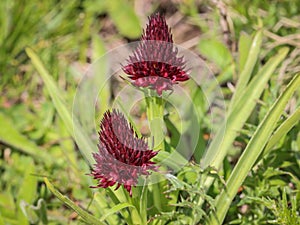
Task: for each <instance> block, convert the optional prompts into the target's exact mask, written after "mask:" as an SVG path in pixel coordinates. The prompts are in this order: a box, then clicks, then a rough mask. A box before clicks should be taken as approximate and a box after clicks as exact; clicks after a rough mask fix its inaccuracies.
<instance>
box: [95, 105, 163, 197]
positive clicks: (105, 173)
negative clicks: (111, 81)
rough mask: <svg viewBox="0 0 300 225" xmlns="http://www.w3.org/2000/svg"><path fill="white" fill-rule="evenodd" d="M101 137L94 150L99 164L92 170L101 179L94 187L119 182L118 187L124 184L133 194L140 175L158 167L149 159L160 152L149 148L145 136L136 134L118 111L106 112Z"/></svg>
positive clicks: (147, 173)
mask: <svg viewBox="0 0 300 225" xmlns="http://www.w3.org/2000/svg"><path fill="white" fill-rule="evenodd" d="M99 140H100V143H99V145H98V149H99V152H98V153H94V154H93V157H94V159H95V161H96V164H95V165H94V168H93V169H92V172H91V174H90V175H91V176H93V177H94V179H96V180H98V184H97V185H96V186H93V187H94V188H96V187H103V188H107V187H109V186H113V185H115V184H117V187H116V189H118V188H119V187H120V186H121V185H123V186H124V188H125V189H126V190H127V191H128V192H129V194H130V195H131V187H132V186H135V185H136V184H137V180H138V177H139V176H140V175H149V174H150V173H149V170H154V171H155V170H157V166H156V165H154V162H151V161H150V160H151V159H152V158H153V157H154V156H156V155H157V153H158V152H156V151H153V150H150V149H148V144H147V142H146V141H145V139H144V138H138V137H137V134H136V133H135V132H134V130H133V127H132V126H131V125H130V124H128V122H127V120H126V119H125V117H124V116H123V114H121V113H120V112H119V111H117V110H113V111H112V112H110V111H107V112H106V113H105V114H104V116H103V119H102V121H101V124H100V132H99Z"/></svg>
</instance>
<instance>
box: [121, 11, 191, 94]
mask: <svg viewBox="0 0 300 225" xmlns="http://www.w3.org/2000/svg"><path fill="white" fill-rule="evenodd" d="M177 53H178V48H177V47H176V46H174V45H173V39H172V34H171V30H170V29H169V27H168V25H167V23H166V20H165V18H164V17H163V16H161V15H160V14H158V13H157V14H154V15H152V16H150V17H149V24H148V25H147V28H146V30H144V32H143V35H142V38H141V42H140V44H139V46H138V47H137V49H136V50H135V51H134V52H133V55H132V56H129V59H128V64H127V65H126V66H123V71H124V72H125V73H126V74H128V75H129V76H128V77H129V78H130V79H132V80H133V81H132V83H133V85H135V86H138V87H148V88H151V89H154V90H156V92H157V94H158V95H161V94H162V91H164V90H172V89H173V87H172V86H173V84H175V83H177V82H178V81H186V80H188V79H189V76H188V75H187V72H186V71H185V70H184V68H185V61H184V59H183V56H182V57H178V54H177Z"/></svg>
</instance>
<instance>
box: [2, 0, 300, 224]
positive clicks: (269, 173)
mask: <svg viewBox="0 0 300 225" xmlns="http://www.w3.org/2000/svg"><path fill="white" fill-rule="evenodd" d="M154 12H161V13H163V14H164V15H165V17H166V19H167V23H168V25H169V26H170V27H171V28H172V34H173V38H174V42H175V43H176V44H177V45H178V46H179V47H182V48H185V49H187V50H186V51H187V52H188V53H186V54H187V55H188V56H194V58H193V59H195V60H196V61H197V62H200V65H201V67H200V70H199V68H198V70H199V71H200V72H199V71H198V70H197V68H193V67H191V74H190V75H191V78H194V77H197V74H198V72H199V74H200V75H201V76H204V77H205V78H206V76H207V77H208V78H209V79H208V80H207V79H205V80H201V79H200V80H201V82H200V83H197V80H196V79H190V80H189V81H185V83H184V84H178V85H176V86H177V87H181V89H180V90H183V92H179V94H178V92H177V91H178V90H177V89H175V90H174V92H173V93H172V94H170V93H169V92H168V94H166V95H163V96H164V97H165V99H166V102H165V104H164V105H163V104H162V102H159V101H157V99H158V98H148V97H149V96H148V95H147V93H146V94H145V96H146V101H144V98H142V99H141V98H139V95H138V94H136V95H137V99H139V100H138V101H135V102H134V104H132V105H131V103H128V102H126V101H127V100H128V99H129V100H130V99H131V98H130V97H131V96H135V94H132V93H139V94H143V92H141V91H140V90H137V89H135V88H133V87H132V86H131V85H130V84H128V82H127V81H126V80H125V81H124V80H123V79H121V78H120V77H119V75H120V76H122V77H125V78H126V74H124V72H122V70H121V68H122V66H121V65H120V64H119V63H120V61H118V60H123V58H122V57H124V59H126V58H128V56H129V54H130V52H129V51H128V54H125V53H124V51H125V49H126V47H128V46H127V45H126V47H124V45H125V44H128V43H133V42H134V41H137V40H139V38H140V36H141V34H142V29H143V28H145V24H146V22H147V16H150V15H151V14H153V13H154ZM299 15H300V1H297V0H294V1H288V0H281V1H277V0H275V1H259V0H255V1H243V2H241V1H237V0H230V1H226V2H225V1H224V2H223V1H217V0H211V1H197V0H186V1H134V0H112V1H105V0H104V1H92V0H84V1H75V0H71V1H64V0H61V1H44V2H38V1H35V0H26V1H22V2H21V1H17V0H12V1H11V0H2V1H0V88H1V89H0V90H1V97H0V125H1V129H0V177H1V182H0V225H2V224H5V225H6V224H146V223H149V224H222V223H223V224H288V225H290V224H300V219H299V218H300V192H299V190H300V169H299V168H300V160H299V159H300V157H299V156H300V153H299V150H300V132H299V131H300V123H299V120H300V88H299V87H300V73H299V71H300V68H299V62H300V54H299V53H300V22H299V21H300V17H299ZM122 46H123V47H122ZM130 47H132V46H130ZM121 53H122V54H121ZM123 53H124V55H123ZM114 54H115V55H114ZM198 56H200V57H201V58H202V59H200V58H199V57H198ZM110 57H112V58H113V59H115V61H116V63H115V65H117V66H119V68H118V73H115V72H116V71H115V69H116V68H110V66H111V64H110V63H111V61H109V60H110V59H111V58H110ZM185 60H186V61H187V64H188V66H190V65H192V66H193V65H194V64H193V63H192V62H194V61H189V60H191V59H190V58H189V57H185ZM189 63H190V64H189ZM113 66H114V65H113ZM112 71H113V72H112ZM197 71H198V72H197ZM94 72H95V73H94ZM90 74H92V75H93V74H96V75H97V76H92V78H89V75H90ZM212 75H213V76H212ZM201 76H200V77H201ZM214 78H215V79H214ZM128 87H130V88H131V89H130V90H131V92H130V91H128V92H126V91H127V89H126V88H128ZM93 88H96V89H93ZM132 91H134V92H132ZM176 92H177V93H176ZM166 93H167V92H166ZM181 93H185V95H186V96H188V97H186V98H185V97H184V95H183V94H181ZM148 94H149V93H148ZM171 96H174V98H172V97H171ZM210 97H214V98H213V100H211V101H210V99H209V98H210ZM95 99H96V100H97V102H96V103H95V101H93V100H95ZM183 99H184V100H183ZM185 99H189V100H187V101H185ZM162 106H164V110H161V108H160V107H162ZM112 108H119V109H122V111H123V112H124V114H125V115H126V117H127V118H128V120H129V121H130V122H131V123H132V124H133V126H134V129H135V131H136V132H137V135H138V136H139V137H141V136H145V137H146V138H147V140H148V143H150V146H151V144H153V145H154V143H152V138H151V137H152V136H155V140H157V139H159V138H161V135H162V133H160V132H161V129H159V128H158V127H160V126H164V130H163V131H164V134H165V135H164V136H163V137H162V139H163V144H160V145H159V146H158V147H157V149H160V150H161V149H163V150H161V151H160V152H159V153H158V155H157V156H156V157H155V158H154V160H155V162H156V163H157V164H158V165H159V166H160V168H161V170H160V171H158V172H155V173H153V176H152V178H153V177H154V178H157V179H159V181H160V182H158V183H155V182H153V183H151V182H150V184H149V185H146V186H144V185H138V186H137V187H136V188H133V193H132V196H130V195H129V194H128V193H127V192H126V190H125V189H124V188H123V187H120V188H119V189H118V190H117V191H114V189H115V188H114V187H112V188H106V189H104V188H99V189H93V188H90V186H95V184H96V181H95V180H93V177H92V176H88V175H87V174H90V172H91V168H92V166H93V163H94V161H93V157H92V152H95V151H97V142H98V136H97V132H98V131H99V127H100V121H101V119H102V116H103V114H104V112H105V111H106V110H108V109H112ZM184 109H188V110H184ZM181 110H183V112H184V113H183V114H180V113H181V112H182V111H181ZM155 116H158V117H160V118H162V119H163V125H162V124H155V123H156V122H155V120H154V119H155ZM152 120H153V123H152ZM148 121H149V124H150V125H148ZM151 131H152V132H151ZM154 133H155V134H154ZM154 178H153V179H154ZM147 179H148V178H147ZM147 179H145V180H143V179H141V180H140V182H147V181H148V180H147ZM149 179H150V178H149ZM142 184H144V183H142Z"/></svg>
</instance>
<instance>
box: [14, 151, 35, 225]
mask: <svg viewBox="0 0 300 225" xmlns="http://www.w3.org/2000/svg"><path fill="white" fill-rule="evenodd" d="M24 159H25V160H27V163H26V164H27V168H26V171H25V174H24V179H23V182H22V183H21V184H20V189H19V193H18V197H17V199H18V201H17V205H18V207H19V209H18V220H19V223H20V224H29V221H31V219H32V215H27V213H26V211H25V210H24V208H22V202H26V203H28V204H31V203H33V201H34V200H35V197H36V196H35V195H36V189H37V178H36V177H35V176H34V175H33V174H34V173H35V165H34V162H33V160H32V159H31V158H28V157H27V158H24ZM23 163H25V162H23ZM33 215H34V214H33ZM34 216H36V215H34Z"/></svg>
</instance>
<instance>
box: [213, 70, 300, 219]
mask: <svg viewBox="0 0 300 225" xmlns="http://www.w3.org/2000/svg"><path fill="white" fill-rule="evenodd" d="M299 86H300V74H297V75H296V76H295V77H294V78H293V79H292V80H291V82H290V83H289V84H288V86H287V88H286V90H285V91H284V92H283V93H282V94H281V95H280V96H279V97H278V99H277V100H276V101H275V103H274V104H273V105H272V107H271V108H270V110H269V111H268V113H267V114H266V116H265V118H264V119H263V121H262V122H261V123H260V124H259V126H258V128H257V130H256V131H255V133H254V135H253V136H252V138H251V140H250V141H249V143H248V145H247V147H246V149H245V150H244V152H243V154H242V155H241V157H240V159H239V161H238V163H237V164H236V166H235V167H234V169H233V171H232V174H231V175H230V177H229V179H228V181H227V183H226V187H227V188H226V189H223V190H222V192H221V193H220V195H219V196H218V197H217V202H216V212H215V214H214V215H213V214H211V215H210V220H209V223H208V224H220V223H222V222H223V220H224V218H225V216H226V213H227V211H228V208H229V206H230V204H231V202H232V200H233V198H234V196H235V195H236V193H237V191H238V188H239V187H240V186H241V185H242V183H243V181H244V180H245V178H246V176H247V175H248V173H249V171H250V170H251V168H252V166H253V165H254V164H255V162H256V160H257V158H258V157H259V155H260V154H261V153H262V151H263V149H264V147H265V145H266V144H267V141H268V139H269V137H270V136H271V134H272V132H273V131H274V129H275V126H276V123H277V121H278V120H279V118H280V116H281V114H282V112H283V110H284V108H285V106H286V104H287V103H288V101H289V99H290V98H291V96H292V95H293V93H294V92H295V91H296V90H297V89H298V88H299Z"/></svg>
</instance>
